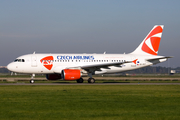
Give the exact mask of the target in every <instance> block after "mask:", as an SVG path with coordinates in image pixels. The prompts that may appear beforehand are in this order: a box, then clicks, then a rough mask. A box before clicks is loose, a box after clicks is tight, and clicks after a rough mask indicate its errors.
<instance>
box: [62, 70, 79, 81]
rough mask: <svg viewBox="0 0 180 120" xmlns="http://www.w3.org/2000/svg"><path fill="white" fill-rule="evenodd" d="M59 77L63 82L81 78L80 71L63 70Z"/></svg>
mask: <svg viewBox="0 0 180 120" xmlns="http://www.w3.org/2000/svg"><path fill="white" fill-rule="evenodd" d="M61 76H62V79H64V80H77V79H80V78H81V70H77V69H64V70H62V72H61Z"/></svg>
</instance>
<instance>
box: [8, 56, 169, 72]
mask: <svg viewBox="0 0 180 120" xmlns="http://www.w3.org/2000/svg"><path fill="white" fill-rule="evenodd" d="M158 57H161V56H154V55H147V56H144V55H143V56H141V55H132V54H28V55H23V56H20V57H18V58H17V59H16V60H15V61H14V62H12V63H10V64H9V65H8V66H7V67H8V69H9V70H10V71H13V72H18V73H30V74H53V73H61V71H62V70H63V69H69V68H72V69H81V67H82V66H88V65H90V66H91V65H94V66H96V65H99V64H107V63H109V64H111V63H120V62H125V61H134V62H130V63H124V64H122V65H116V66H114V65H112V66H108V67H107V68H100V70H97V71H95V74H107V73H118V72H123V71H128V70H134V69H138V68H142V67H146V66H150V65H153V64H157V63H159V62H163V61H156V62H153V63H152V62H149V61H147V59H150V58H151V59H152V58H158ZM165 60H166V59H165ZM165 60H164V61H165Z"/></svg>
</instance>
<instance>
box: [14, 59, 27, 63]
mask: <svg viewBox="0 0 180 120" xmlns="http://www.w3.org/2000/svg"><path fill="white" fill-rule="evenodd" d="M14 62H25V60H24V59H16V60H14Z"/></svg>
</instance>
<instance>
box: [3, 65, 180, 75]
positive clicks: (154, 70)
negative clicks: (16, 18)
mask: <svg viewBox="0 0 180 120" xmlns="http://www.w3.org/2000/svg"><path fill="white" fill-rule="evenodd" d="M171 70H176V72H178V73H179V72H180V67H177V68H171V67H169V68H167V67H161V66H155V67H152V66H149V67H144V68H140V69H136V70H132V71H127V72H126V73H131V74H169V73H170V72H171ZM0 73H10V72H9V71H8V69H6V68H0Z"/></svg>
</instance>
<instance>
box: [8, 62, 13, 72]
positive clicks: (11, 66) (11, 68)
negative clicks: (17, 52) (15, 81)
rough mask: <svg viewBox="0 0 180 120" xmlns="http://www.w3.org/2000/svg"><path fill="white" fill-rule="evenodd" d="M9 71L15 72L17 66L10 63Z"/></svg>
mask: <svg viewBox="0 0 180 120" xmlns="http://www.w3.org/2000/svg"><path fill="white" fill-rule="evenodd" d="M7 69H8V70H9V71H14V70H15V65H14V64H13V63H9V64H8V65H7Z"/></svg>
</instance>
